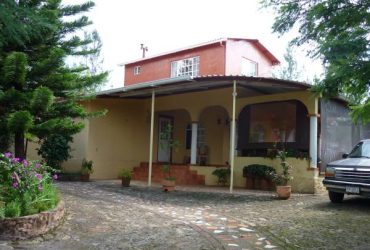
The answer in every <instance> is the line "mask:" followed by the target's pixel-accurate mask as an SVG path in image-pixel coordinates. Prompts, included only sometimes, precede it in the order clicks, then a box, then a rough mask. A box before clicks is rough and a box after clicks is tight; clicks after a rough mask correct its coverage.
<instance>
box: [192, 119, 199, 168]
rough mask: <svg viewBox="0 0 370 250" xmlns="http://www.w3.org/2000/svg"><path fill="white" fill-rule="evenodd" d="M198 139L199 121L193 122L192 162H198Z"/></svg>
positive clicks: (193, 163) (194, 163)
mask: <svg viewBox="0 0 370 250" xmlns="http://www.w3.org/2000/svg"><path fill="white" fill-rule="evenodd" d="M197 141H198V123H197V122H193V123H192V124H191V155H190V164H192V165H196V164H197Z"/></svg>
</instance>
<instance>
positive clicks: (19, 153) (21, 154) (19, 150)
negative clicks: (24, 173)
mask: <svg viewBox="0 0 370 250" xmlns="http://www.w3.org/2000/svg"><path fill="white" fill-rule="evenodd" d="M14 151H15V152H14V153H15V157H18V158H22V159H25V158H26V154H25V148H24V134H23V132H17V133H15V135H14Z"/></svg>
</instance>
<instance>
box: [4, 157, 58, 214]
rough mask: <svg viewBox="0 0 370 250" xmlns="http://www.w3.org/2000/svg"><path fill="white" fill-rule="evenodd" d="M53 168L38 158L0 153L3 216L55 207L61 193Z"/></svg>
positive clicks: (30, 212) (31, 212)
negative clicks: (55, 184)
mask: <svg viewBox="0 0 370 250" xmlns="http://www.w3.org/2000/svg"><path fill="white" fill-rule="evenodd" d="M51 170H52V169H51V168H50V167H48V166H47V165H45V164H40V163H39V162H37V161H27V160H20V159H19V158H13V157H12V154H11V153H5V154H0V197H1V201H0V205H1V204H3V205H2V206H0V217H1V216H3V217H18V216H25V215H30V214H35V213H39V212H42V211H45V210H49V209H52V208H54V207H55V206H56V205H57V203H58V202H59V196H58V192H57V190H56V188H55V187H54V185H53V183H52V179H53V178H54V179H56V178H57V177H56V175H55V174H54V175H53V176H51V174H50V171H51ZM1 207H2V208H1Z"/></svg>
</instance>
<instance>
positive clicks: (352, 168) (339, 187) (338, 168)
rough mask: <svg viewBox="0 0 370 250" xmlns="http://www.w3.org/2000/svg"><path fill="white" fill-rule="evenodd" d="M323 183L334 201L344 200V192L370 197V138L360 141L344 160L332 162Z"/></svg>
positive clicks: (328, 166) (344, 156)
mask: <svg viewBox="0 0 370 250" xmlns="http://www.w3.org/2000/svg"><path fill="white" fill-rule="evenodd" d="M323 184H324V186H325V187H326V189H327V190H328V191H329V198H330V200H331V202H333V203H339V202H342V201H343V198H344V194H349V195H363V196H368V197H370V140H363V141H360V142H359V143H358V144H357V145H356V146H355V147H354V148H353V150H352V151H351V153H349V154H344V155H343V159H342V160H338V161H334V162H330V163H329V164H328V165H327V166H326V170H325V179H324V180H323Z"/></svg>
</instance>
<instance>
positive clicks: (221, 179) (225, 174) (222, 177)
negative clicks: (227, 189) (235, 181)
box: [212, 168, 230, 185]
mask: <svg viewBox="0 0 370 250" xmlns="http://www.w3.org/2000/svg"><path fill="white" fill-rule="evenodd" d="M212 174H213V175H215V176H217V177H218V183H219V184H221V185H226V183H227V180H228V178H229V176H230V168H219V169H216V170H214V171H213V172H212Z"/></svg>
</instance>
